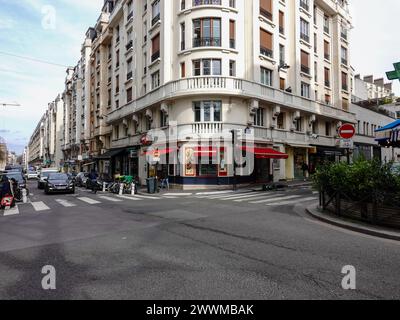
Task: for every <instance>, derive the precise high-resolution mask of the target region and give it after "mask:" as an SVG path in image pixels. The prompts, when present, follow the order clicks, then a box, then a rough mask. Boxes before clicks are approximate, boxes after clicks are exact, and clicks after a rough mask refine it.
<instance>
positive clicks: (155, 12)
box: [151, 0, 160, 25]
mask: <svg viewBox="0 0 400 320" xmlns="http://www.w3.org/2000/svg"><path fill="white" fill-rule="evenodd" d="M151 10H152V23H151V24H152V25H155V24H156V23H157V22H158V21H159V20H160V0H156V1H154V2H153V4H152V8H151Z"/></svg>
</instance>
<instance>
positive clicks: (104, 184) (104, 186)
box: [103, 182, 106, 192]
mask: <svg viewBox="0 0 400 320" xmlns="http://www.w3.org/2000/svg"><path fill="white" fill-rule="evenodd" d="M103 192H106V183H105V182H103Z"/></svg>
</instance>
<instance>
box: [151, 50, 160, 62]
mask: <svg viewBox="0 0 400 320" xmlns="http://www.w3.org/2000/svg"><path fill="white" fill-rule="evenodd" d="M158 58H160V51H157V52H154V53H153V54H152V55H151V62H154V61H156V60H157V59H158Z"/></svg>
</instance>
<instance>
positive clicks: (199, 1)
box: [193, 0, 221, 7]
mask: <svg viewBox="0 0 400 320" xmlns="http://www.w3.org/2000/svg"><path fill="white" fill-rule="evenodd" d="M207 5H208V6H210V5H211V6H220V5H221V0H193V7H197V6H207Z"/></svg>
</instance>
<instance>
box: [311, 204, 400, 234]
mask: <svg viewBox="0 0 400 320" xmlns="http://www.w3.org/2000/svg"><path fill="white" fill-rule="evenodd" d="M306 212H307V213H308V214H309V215H311V216H312V217H314V218H315V219H318V220H320V221H323V222H325V223H329V224H331V225H334V226H337V227H340V228H344V229H348V230H351V231H355V232H359V233H364V234H367V235H370V236H374V237H379V238H384V239H390V240H396V241H400V231H396V230H393V229H389V228H385V227H380V226H373V225H370V224H367V223H364V222H358V221H357V222H356V221H354V220H350V219H346V218H339V217H336V216H334V215H332V214H329V213H326V212H323V211H322V210H321V209H319V208H318V207H316V206H315V204H314V205H312V206H309V207H308V208H306Z"/></svg>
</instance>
